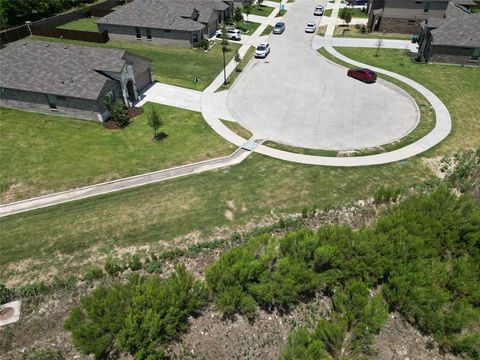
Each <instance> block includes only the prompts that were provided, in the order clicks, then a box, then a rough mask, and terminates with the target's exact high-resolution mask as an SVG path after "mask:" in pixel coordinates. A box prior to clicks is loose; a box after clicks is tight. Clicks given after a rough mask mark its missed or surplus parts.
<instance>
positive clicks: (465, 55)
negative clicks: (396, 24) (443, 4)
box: [419, 1, 480, 65]
mask: <svg viewBox="0 0 480 360" xmlns="http://www.w3.org/2000/svg"><path fill="white" fill-rule="evenodd" d="M419 54H420V55H422V56H423V57H424V59H425V61H426V62H434V63H450V64H464V65H479V64H480V63H479V58H480V13H476V14H472V13H470V10H468V9H467V8H465V7H464V6H462V5H461V4H460V5H459V4H457V3H456V2H454V1H452V2H450V4H449V5H448V9H447V12H446V14H445V18H444V19H435V20H433V19H429V20H427V21H425V22H424V23H422V32H421V34H420V39H419Z"/></svg>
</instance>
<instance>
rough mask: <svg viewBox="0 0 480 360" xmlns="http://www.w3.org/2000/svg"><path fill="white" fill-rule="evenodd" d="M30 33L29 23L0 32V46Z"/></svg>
mask: <svg viewBox="0 0 480 360" xmlns="http://www.w3.org/2000/svg"><path fill="white" fill-rule="evenodd" d="M29 35H30V31H28V27H27V25H22V26H19V27H16V28H13V29H10V30H6V31H2V32H1V33H0V46H4V45H6V44H8V43H11V42H13V41H17V40H20V39H24V38H26V37H27V36H29Z"/></svg>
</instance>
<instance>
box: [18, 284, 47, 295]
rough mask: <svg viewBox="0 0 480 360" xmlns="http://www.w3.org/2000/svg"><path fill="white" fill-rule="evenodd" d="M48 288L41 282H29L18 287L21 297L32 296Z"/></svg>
mask: <svg viewBox="0 0 480 360" xmlns="http://www.w3.org/2000/svg"><path fill="white" fill-rule="evenodd" d="M46 290H48V287H47V285H45V283H43V282H36V283H31V284H26V285H23V286H21V287H20V288H19V289H18V292H19V294H20V296H22V297H34V296H38V295H39V294H41V293H43V292H45V291H46Z"/></svg>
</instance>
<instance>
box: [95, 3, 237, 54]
mask: <svg viewBox="0 0 480 360" xmlns="http://www.w3.org/2000/svg"><path fill="white" fill-rule="evenodd" d="M232 13H233V1H232V0H134V1H132V2H131V3H128V4H126V5H124V6H122V7H120V8H119V9H118V10H115V11H114V12H112V13H111V14H108V15H106V16H104V17H102V18H100V19H98V20H97V27H98V30H99V31H100V32H102V31H104V30H106V31H108V35H109V36H110V38H112V39H117V40H146V41H152V42H156V43H160V44H172V45H177V46H196V45H199V44H200V43H201V42H202V40H203V39H204V38H205V37H210V36H213V35H214V34H215V32H216V31H217V30H218V28H219V24H220V23H222V22H223V21H224V20H225V19H226V18H228V17H230V16H231V15H232Z"/></svg>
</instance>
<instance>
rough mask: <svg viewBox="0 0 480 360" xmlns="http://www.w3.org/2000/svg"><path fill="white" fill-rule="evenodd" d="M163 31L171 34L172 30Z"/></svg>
mask: <svg viewBox="0 0 480 360" xmlns="http://www.w3.org/2000/svg"><path fill="white" fill-rule="evenodd" d="M163 31H165V32H166V33H169V32H172V30H163Z"/></svg>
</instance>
